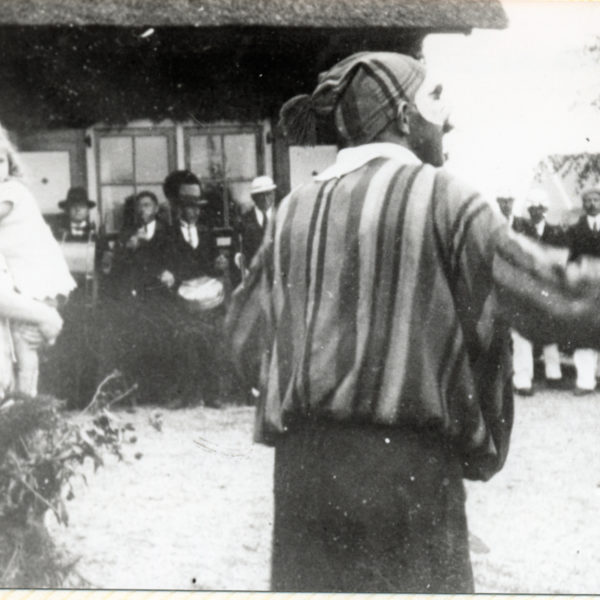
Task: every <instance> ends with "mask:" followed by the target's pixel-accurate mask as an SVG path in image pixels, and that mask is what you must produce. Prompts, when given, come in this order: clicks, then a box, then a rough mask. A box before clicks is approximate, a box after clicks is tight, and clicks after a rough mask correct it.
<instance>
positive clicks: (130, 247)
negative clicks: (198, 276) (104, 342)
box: [105, 191, 173, 402]
mask: <svg viewBox="0 0 600 600" xmlns="http://www.w3.org/2000/svg"><path fill="white" fill-rule="evenodd" d="M158 208H159V203H158V199H157V197H156V195H155V194H154V193H152V192H149V191H144V192H140V193H139V194H137V195H136V196H135V199H134V223H133V224H132V225H130V226H129V227H127V228H125V229H124V230H123V231H122V233H121V235H120V239H119V243H118V245H117V248H116V249H115V255H114V265H113V269H112V272H111V276H110V279H111V283H112V289H111V293H110V294H109V296H110V297H109V298H107V299H106V302H105V304H106V309H105V310H106V313H107V314H106V319H105V322H106V325H107V327H110V328H111V331H110V332H109V333H110V335H109V339H110V345H111V346H112V350H113V357H112V358H113V359H116V364H115V365H114V366H116V367H118V368H119V369H120V370H122V371H123V372H124V373H125V374H126V375H127V376H128V377H129V378H130V379H131V382H130V383H133V382H135V383H137V385H138V389H139V392H140V399H141V400H142V401H151V402H158V401H161V400H164V399H165V397H166V395H167V392H168V386H169V384H170V378H171V373H172V368H173V367H172V351H171V348H172V340H171V339H170V337H169V331H170V321H171V316H170V313H171V310H170V304H171V298H170V296H171V292H170V290H169V287H168V284H169V278H168V267H169V262H168V256H169V247H170V244H171V236H170V232H169V230H168V226H167V225H166V224H165V223H163V222H162V221H160V220H159V219H157V218H156V216H157V213H158Z"/></svg>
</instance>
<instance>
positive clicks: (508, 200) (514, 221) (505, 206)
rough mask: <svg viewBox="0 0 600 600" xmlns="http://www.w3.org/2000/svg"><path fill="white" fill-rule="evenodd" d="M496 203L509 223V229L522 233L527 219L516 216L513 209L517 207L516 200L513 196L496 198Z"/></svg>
mask: <svg viewBox="0 0 600 600" xmlns="http://www.w3.org/2000/svg"><path fill="white" fill-rule="evenodd" d="M496 202H497V203H498V207H499V208H500V212H501V213H502V216H503V217H504V218H505V219H506V221H507V223H508V227H509V229H513V230H514V231H519V232H520V231H522V230H523V227H524V225H525V219H523V218H522V217H517V216H515V215H514V213H513V209H514V205H515V199H514V198H513V197H512V196H499V197H498V198H496Z"/></svg>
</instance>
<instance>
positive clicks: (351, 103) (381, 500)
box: [228, 52, 600, 593]
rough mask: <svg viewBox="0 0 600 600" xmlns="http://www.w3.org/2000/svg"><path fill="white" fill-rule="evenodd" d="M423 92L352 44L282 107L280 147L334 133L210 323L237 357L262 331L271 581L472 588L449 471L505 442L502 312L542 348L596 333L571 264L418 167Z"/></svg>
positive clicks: (486, 457)
mask: <svg viewBox="0 0 600 600" xmlns="http://www.w3.org/2000/svg"><path fill="white" fill-rule="evenodd" d="M440 91H441V89H440V87H439V86H431V85H429V84H427V83H426V82H425V68H424V66H423V65H422V63H420V62H418V61H416V60H414V59H412V58H410V57H408V56H404V55H401V54H395V53H383V52H377V53H372V52H364V53H359V54H355V55H352V56H350V57H348V58H346V59H345V60H343V61H341V62H340V63H338V64H337V65H335V66H334V67H332V68H331V69H330V70H329V71H327V72H324V73H322V74H321V75H320V77H319V85H318V86H317V88H316V89H315V91H314V92H313V93H312V95H310V96H300V97H296V98H293V99H292V100H290V101H289V102H288V103H286V105H284V107H283V109H282V114H281V116H282V126H283V129H284V131H285V132H286V133H287V135H288V137H289V138H290V142H291V143H304V144H307V143H308V144H309V143H311V142H312V143H314V142H315V136H314V134H315V132H316V131H317V130H318V127H317V119H325V120H327V119H328V120H330V121H331V122H333V123H334V124H335V129H336V131H337V133H338V135H339V138H340V145H342V146H344V148H343V149H342V150H341V151H340V152H339V154H338V157H337V160H336V162H335V164H333V165H331V166H330V167H328V168H326V169H325V170H324V171H323V172H321V173H320V174H319V175H317V176H316V177H315V178H314V179H313V180H312V181H311V182H308V183H306V184H305V185H303V186H301V187H299V188H297V189H296V190H294V191H293V192H292V193H291V194H290V195H289V196H287V197H286V198H285V199H284V200H283V201H282V203H281V204H280V205H279V206H278V208H277V211H276V214H275V215H274V217H273V219H271V222H270V225H269V227H268V230H267V233H266V236H267V237H266V240H265V243H264V244H263V245H262V246H261V249H260V250H259V252H258V254H257V256H256V258H255V261H254V263H253V267H252V269H251V270H250V274H249V276H248V278H247V280H246V282H245V284H244V286H242V287H241V288H240V289H238V291H237V292H236V294H235V298H234V302H233V305H232V309H231V312H230V314H229V319H228V321H229V327H230V332H231V340H232V342H233V347H234V352H236V355H237V357H238V358H239V359H240V362H239V364H240V366H241V367H243V366H244V365H247V366H248V365H250V366H251V365H252V360H248V357H245V356H244V348H247V347H249V345H248V344H247V343H246V342H247V340H249V339H250V340H252V339H255V336H256V335H261V336H262V337H263V346H262V348H263V350H264V351H263V353H262V355H261V359H262V360H261V396H260V398H259V405H258V413H257V429H256V439H257V440H258V441H262V442H265V443H271V444H273V445H274V446H275V476H274V495H275V515H274V533H273V557H272V572H271V584H272V588H273V589H274V590H277V591H288V592H290V591H303V592H309V591H321V592H423V593H434V592H438V593H441V592H446V593H459V592H461V593H462V592H472V591H473V577H472V572H471V565H470V561H469V546H468V534H467V525H466V517H465V506H464V503H465V494H464V488H463V478H464V477H467V478H472V479H482V480H486V479H489V478H490V477H491V476H492V475H493V474H494V473H495V472H497V471H498V470H499V469H500V468H501V467H502V465H503V463H504V460H505V458H506V454H507V451H508V442H509V436H510V431H511V425H512V418H513V402H512V386H511V369H510V350H509V333H508V325H509V321H508V319H509V320H510V324H512V325H513V326H514V327H516V328H517V329H519V330H520V331H521V333H522V334H523V335H525V336H530V337H531V338H533V339H534V340H536V341H539V342H542V343H543V342H546V341H554V340H552V339H551V338H552V337H554V336H555V335H556V331H558V332H559V333H560V335H561V336H562V337H563V338H564V336H565V335H568V334H567V332H568V331H569V329H570V333H571V334H572V335H573V336H574V337H576V338H577V339H582V338H584V339H587V340H590V341H592V340H593V343H594V344H598V341H599V340H600V336H599V335H598V334H599V333H600V314H598V311H597V310H596V308H595V307H594V304H595V303H596V302H597V301H598V296H599V295H600V292H599V289H600V287H598V286H596V287H592V286H588V287H586V286H582V287H580V288H577V287H575V288H573V287H572V286H573V285H577V284H578V283H579V282H580V279H581V278H582V277H583V276H584V275H586V273H587V272H586V271H585V270H584V269H583V267H582V266H579V265H574V264H570V265H567V263H566V251H565V252H564V253H563V254H560V252H559V251H550V252H548V251H547V250H545V249H542V248H541V247H538V246H537V244H536V243H535V242H533V241H531V240H528V239H526V238H523V237H522V236H519V237H518V238H517V239H513V237H511V236H512V234H509V232H508V230H507V227H506V224H505V222H504V221H503V219H502V217H501V216H500V214H499V212H498V211H497V210H494V209H493V208H492V206H491V205H490V204H489V203H488V202H486V201H485V200H484V199H483V198H482V197H481V196H480V195H479V194H478V193H477V192H476V191H475V190H473V189H471V188H470V187H468V186H467V185H465V184H464V183H462V182H460V181H457V180H456V179H455V178H454V177H453V176H451V175H450V174H448V173H447V172H445V171H444V170H442V169H439V168H435V167H434V166H432V165H435V166H438V165H441V162H442V157H443V152H442V144H441V140H442V134H443V132H444V130H445V122H446V117H447V115H446V111H445V110H444V108H443V107H442V106H440V100H441V96H440ZM427 163H429V164H427ZM592 268H595V270H594V271H593V273H594V276H595V278H596V279H595V280H596V281H598V282H600V266H599V265H598V264H595V265H593V267H592ZM588 275H589V273H588ZM573 289H577V290H579V292H578V294H575V293H574V292H573V291H572V290H573ZM542 290H543V292H544V293H541V292H542ZM571 298H573V299H575V298H576V299H577V300H578V302H579V303H578V304H577V312H576V313H575V312H574V311H571V310H570V309H571V306H572V305H571V304H570V303H569V300H570V299H571ZM497 303H500V304H501V306H502V307H503V308H504V309H505V311H506V313H505V316H506V317H508V319H506V320H504V319H503V318H502V313H501V312H500V309H499V305H498V304H497ZM540 314H541V315H546V316H548V318H547V319H544V320H543V322H542V323H541V325H540V323H539V321H540ZM575 316H577V317H578V318H575ZM588 319H589V320H588ZM555 329H556V331H555ZM592 332H593V334H592ZM559 339H560V338H559ZM250 346H251V344H250ZM248 375H249V376H252V373H248Z"/></svg>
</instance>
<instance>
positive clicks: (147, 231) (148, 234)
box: [137, 220, 156, 240]
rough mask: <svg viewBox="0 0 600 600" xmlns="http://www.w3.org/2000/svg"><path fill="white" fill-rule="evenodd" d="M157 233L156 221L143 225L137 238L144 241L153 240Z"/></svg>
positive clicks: (138, 231)
mask: <svg viewBox="0 0 600 600" xmlns="http://www.w3.org/2000/svg"><path fill="white" fill-rule="evenodd" d="M155 232H156V220H154V221H151V222H150V223H147V224H146V225H142V226H141V227H140V228H139V229H138V230H137V236H138V237H139V238H140V239H142V240H151V239H152V238H153V237H154V233H155Z"/></svg>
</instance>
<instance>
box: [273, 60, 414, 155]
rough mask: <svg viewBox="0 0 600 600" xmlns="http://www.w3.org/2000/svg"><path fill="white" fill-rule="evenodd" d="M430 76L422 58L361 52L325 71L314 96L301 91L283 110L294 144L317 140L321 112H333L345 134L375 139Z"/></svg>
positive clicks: (354, 140)
mask: <svg viewBox="0 0 600 600" xmlns="http://www.w3.org/2000/svg"><path fill="white" fill-rule="evenodd" d="M424 79H425V68H424V66H423V65H422V64H421V63H419V62H418V61H417V60H415V59H414V58H412V57H410V56H406V55H404V54H397V53H394V52H359V53H357V54H353V55H351V56H349V57H347V58H345V59H344V60H342V61H341V62H339V63H337V64H336V65H335V66H333V67H332V68H331V69H329V71H325V72H323V73H321V74H320V75H319V85H318V86H317V87H316V89H315V90H314V92H313V93H312V95H311V96H296V97H295V98H292V99H291V100H289V101H288V102H286V104H284V106H283V108H282V109H281V124H282V126H283V128H284V130H285V132H286V134H287V135H288V137H289V138H290V139H291V142H292V143H300V144H314V143H316V140H315V138H316V134H315V131H316V116H317V115H318V116H328V115H331V114H333V117H334V120H335V126H336V129H337V131H338V132H339V134H340V135H341V136H342V137H343V138H344V139H345V140H347V141H349V142H352V143H354V144H364V143H367V142H369V141H371V140H372V139H373V138H374V137H375V136H376V135H377V134H378V133H379V132H380V131H381V130H382V129H384V127H385V126H386V125H387V124H388V123H389V122H390V121H391V120H393V119H395V118H396V117H397V116H398V107H399V105H400V102H401V101H402V100H405V101H406V100H410V101H414V98H415V95H416V93H417V91H418V89H419V87H420V86H421V84H422V83H423V81H424Z"/></svg>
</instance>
